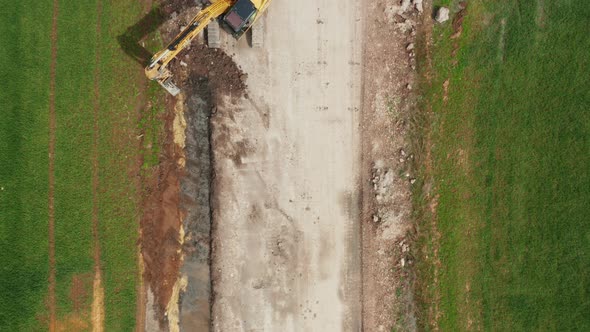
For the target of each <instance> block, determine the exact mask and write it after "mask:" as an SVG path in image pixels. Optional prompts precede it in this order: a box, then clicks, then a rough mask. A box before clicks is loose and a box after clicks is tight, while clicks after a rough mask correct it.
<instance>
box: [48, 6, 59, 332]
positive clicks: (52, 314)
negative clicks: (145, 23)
mask: <svg viewBox="0 0 590 332" xmlns="http://www.w3.org/2000/svg"><path fill="white" fill-rule="evenodd" d="M57 17H58V0H53V16H52V22H51V65H50V81H49V82H50V83H49V190H48V209H49V213H48V216H49V218H48V227H49V231H48V237H49V239H48V242H49V296H48V306H49V331H50V332H54V331H55V330H56V304H55V228H54V225H55V210H54V192H55V174H54V170H55V158H54V153H55V129H56V123H55V76H56V64H57Z"/></svg>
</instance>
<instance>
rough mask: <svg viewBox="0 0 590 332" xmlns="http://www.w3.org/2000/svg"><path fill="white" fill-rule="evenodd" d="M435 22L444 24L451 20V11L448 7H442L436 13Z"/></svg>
mask: <svg viewBox="0 0 590 332" xmlns="http://www.w3.org/2000/svg"><path fill="white" fill-rule="evenodd" d="M435 20H436V21H437V22H438V23H444V22H446V21H448V20H449V9H448V8H446V7H440V8H439V9H438V11H437V12H436V17H435Z"/></svg>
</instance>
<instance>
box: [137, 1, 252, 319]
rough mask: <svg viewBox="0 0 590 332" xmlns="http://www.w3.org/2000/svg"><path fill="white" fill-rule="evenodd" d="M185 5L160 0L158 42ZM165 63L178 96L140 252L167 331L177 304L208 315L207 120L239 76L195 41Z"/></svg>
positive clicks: (149, 194)
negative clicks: (183, 282)
mask: <svg viewBox="0 0 590 332" xmlns="http://www.w3.org/2000/svg"><path fill="white" fill-rule="evenodd" d="M191 3H192V1H191ZM189 5H190V4H186V3H185V2H183V1H169V2H166V3H163V4H162V10H163V13H166V14H167V15H169V17H170V19H169V20H168V21H167V22H166V23H165V24H163V25H162V27H161V29H160V30H161V32H162V35H163V39H164V40H171V39H172V38H173V37H174V36H175V35H176V34H177V33H178V32H179V31H180V28H181V27H182V26H184V25H185V24H186V22H187V21H188V20H189V19H190V18H191V15H190V13H185V14H183V15H177V14H176V12H183V11H185V12H186V10H189V9H190V11H191V12H194V11H195V10H196V9H195V8H194V4H193V7H190V6H189ZM169 68H170V69H171V71H172V73H173V74H174V78H173V80H174V82H175V83H176V84H177V85H178V86H179V87H180V88H181V89H182V94H181V95H179V96H177V97H176V98H174V97H171V96H167V101H166V112H165V114H164V116H163V117H162V121H163V122H164V128H165V132H164V137H163V139H162V143H161V146H162V151H161V155H160V163H159V165H158V166H157V167H156V168H155V169H154V170H153V173H152V174H151V175H149V176H148V177H147V178H146V180H145V181H146V185H145V189H144V193H145V195H144V197H145V199H144V205H143V218H142V220H141V228H142V232H141V233H142V236H141V251H142V255H143V259H144V264H145V269H144V279H145V282H146V288H147V289H149V290H150V291H151V293H150V294H148V297H150V298H151V296H152V294H153V304H154V308H151V309H152V310H154V313H155V314H156V318H157V320H158V321H159V323H160V328H164V326H169V328H170V329H173V328H172V327H171V326H170V324H174V325H176V326H177V325H178V323H177V320H178V317H171V315H170V314H167V313H170V312H175V314H177V313H178V311H179V309H178V305H179V302H180V303H181V304H182V305H183V307H182V308H180V311H182V310H183V308H185V307H184V306H185V303H186V308H185V309H186V311H187V312H190V311H191V310H193V311H195V312H199V313H200V314H201V315H202V316H204V317H205V320H207V321H208V319H209V303H208V301H209V296H210V295H209V294H210V281H209V273H208V265H209V242H210V238H209V227H210V219H209V202H208V199H209V181H210V176H211V174H210V168H209V158H210V156H209V150H208V148H209V144H208V141H209V137H208V135H209V130H208V117H209V114H210V112H211V110H212V109H214V108H215V102H216V101H219V100H221V96H234V97H240V96H242V95H243V94H244V92H245V90H246V85H245V84H244V79H245V78H246V76H245V74H244V73H243V72H242V71H241V69H240V68H239V67H238V66H237V65H236V64H235V63H234V62H233V60H232V59H231V57H230V56H228V55H227V54H225V53H224V52H223V51H221V50H216V49H209V48H207V47H206V46H205V45H203V44H202V40H199V39H198V38H197V39H196V40H194V41H193V43H192V45H191V47H189V48H188V49H186V50H184V51H183V52H181V53H180V54H179V56H178V57H177V58H176V59H175V60H173V61H172V62H171V63H170V66H169ZM190 264H196V265H190ZM191 271H198V272H195V273H196V274H198V275H199V276H200V277H198V278H196V279H191V278H192V277H191ZM181 272H182V273H183V274H185V275H188V285H185V286H184V287H182V288H186V289H187V290H188V291H187V292H186V294H184V290H182V289H181V290H180V291H179V289H178V284H177V281H178V280H180V279H179V277H180V273H181ZM175 284H176V286H177V287H176V289H175ZM179 295H180V299H178V296H179ZM203 299H205V303H202V302H203V301H202V300H203ZM199 301H200V302H199ZM195 303H196V304H195ZM195 306H198V308H194V307H195ZM149 309H150V308H148V314H150V313H149ZM181 313H182V312H181ZM207 323H208V322H207ZM187 326H188V325H187Z"/></svg>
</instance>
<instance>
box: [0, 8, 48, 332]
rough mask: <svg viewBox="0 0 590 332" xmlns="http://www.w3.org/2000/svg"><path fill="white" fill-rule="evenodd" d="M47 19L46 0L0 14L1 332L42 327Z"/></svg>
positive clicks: (44, 298)
mask: <svg viewBox="0 0 590 332" xmlns="http://www.w3.org/2000/svg"><path fill="white" fill-rule="evenodd" d="M24 12H26V13H28V16H27V17H23V16H22V13H24ZM51 13H52V2H51V1H49V2H47V1H46V2H39V1H11V2H5V3H3V5H2V10H1V11H0V22H2V24H0V44H1V45H3V47H1V48H0V80H1V81H2V82H3V86H2V89H0V105H2V112H1V113H2V121H0V261H1V262H2V267H1V268H0V280H1V282H0V331H46V330H47V329H48V325H47V320H48V318H49V310H48V307H47V300H48V287H47V285H48V280H49V264H48V262H49V253H48V249H49V243H48V230H49V228H48V213H49V211H48V205H47V204H48V184H49V177H48V170H49V167H48V164H49V160H48V146H49V141H48V139H49V133H48V126H49V100H50V97H49V90H50V62H51V39H50V36H51V22H52V17H51Z"/></svg>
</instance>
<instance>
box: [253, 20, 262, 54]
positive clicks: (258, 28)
mask: <svg viewBox="0 0 590 332" xmlns="http://www.w3.org/2000/svg"><path fill="white" fill-rule="evenodd" d="M250 33H251V34H252V35H251V37H252V40H251V46H252V48H262V46H264V17H261V18H259V19H258V20H257V21H256V22H255V24H254V25H253V26H252V28H250Z"/></svg>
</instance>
